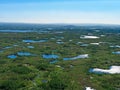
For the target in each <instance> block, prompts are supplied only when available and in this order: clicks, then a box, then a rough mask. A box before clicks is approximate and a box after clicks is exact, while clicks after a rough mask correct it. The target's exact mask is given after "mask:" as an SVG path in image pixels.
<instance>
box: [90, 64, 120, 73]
mask: <svg viewBox="0 0 120 90" xmlns="http://www.w3.org/2000/svg"><path fill="white" fill-rule="evenodd" d="M89 72H91V73H96V74H120V66H111V67H110V68H109V69H99V68H93V69H90V70H89Z"/></svg>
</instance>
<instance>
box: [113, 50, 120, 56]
mask: <svg viewBox="0 0 120 90" xmlns="http://www.w3.org/2000/svg"><path fill="white" fill-rule="evenodd" d="M112 53H113V54H118V55H120V51H117V52H112Z"/></svg>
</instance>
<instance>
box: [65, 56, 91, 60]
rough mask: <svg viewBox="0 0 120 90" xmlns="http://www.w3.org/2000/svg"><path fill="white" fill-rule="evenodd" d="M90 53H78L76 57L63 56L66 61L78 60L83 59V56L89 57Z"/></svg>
mask: <svg viewBox="0 0 120 90" xmlns="http://www.w3.org/2000/svg"><path fill="white" fill-rule="evenodd" d="M88 57H89V56H88V54H83V55H78V56H76V57H72V58H63V60H64V61H67V60H76V59H80V58H81V59H83V58H88Z"/></svg>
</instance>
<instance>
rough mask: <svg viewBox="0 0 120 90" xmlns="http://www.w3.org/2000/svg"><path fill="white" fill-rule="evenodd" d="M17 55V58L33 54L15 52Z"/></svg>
mask: <svg viewBox="0 0 120 90" xmlns="http://www.w3.org/2000/svg"><path fill="white" fill-rule="evenodd" d="M17 55H19V56H32V55H33V54H31V53H29V52H17Z"/></svg>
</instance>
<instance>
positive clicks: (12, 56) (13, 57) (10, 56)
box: [8, 55, 17, 59]
mask: <svg viewBox="0 0 120 90" xmlns="http://www.w3.org/2000/svg"><path fill="white" fill-rule="evenodd" d="M8 58H10V59H15V58H17V56H16V55H8Z"/></svg>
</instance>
